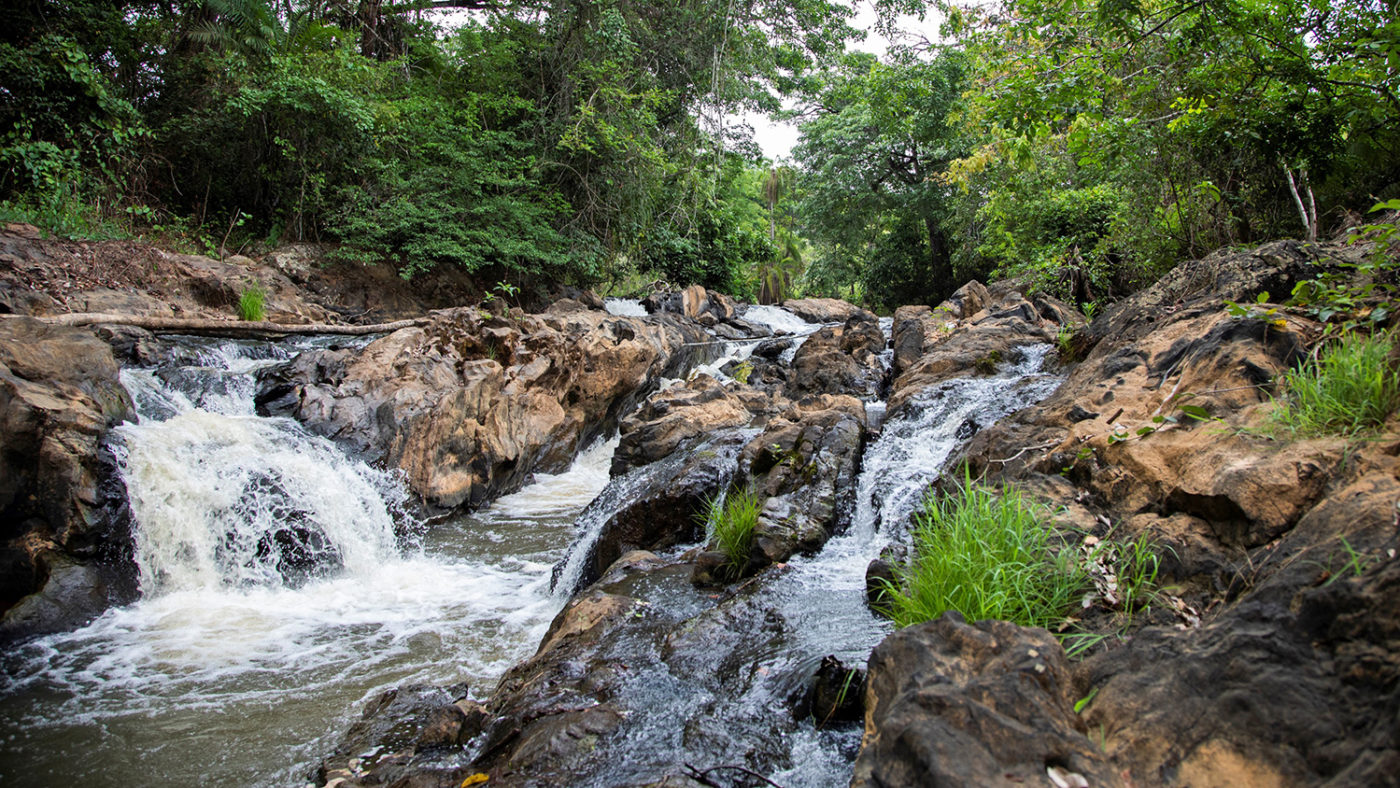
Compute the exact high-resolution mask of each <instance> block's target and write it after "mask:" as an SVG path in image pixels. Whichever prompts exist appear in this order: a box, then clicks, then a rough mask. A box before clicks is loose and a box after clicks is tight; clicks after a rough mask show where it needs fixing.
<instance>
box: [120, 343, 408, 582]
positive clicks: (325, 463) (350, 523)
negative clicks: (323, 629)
mask: <svg viewBox="0 0 1400 788" xmlns="http://www.w3.org/2000/svg"><path fill="white" fill-rule="evenodd" d="M242 347H253V348H256V349H259V350H261V349H262V347H263V346H248V345H246V344H244V345H239V344H237V343H233V342H229V343H225V344H223V345H220V346H218V347H217V348H216V349H215V351H214V352H211V353H205V354H202V355H203V357H202V358H201V359H200V361H202V362H203V365H202V366H198V367H195V366H190V365H185V364H181V365H179V366H174V367H165V368H159V369H157V370H140V371H131V370H129V371H126V372H124V373H123V382H124V383H125V384H126V385H127V388H128V390H130V391H131V392H132V394H133V399H134V401H135V402H136V404H137V409H138V413H139V414H140V416H141V420H140V422H139V423H137V424H124V425H122V426H120V427H118V428H117V429H116V433H117V435H118V436H119V437H120V438H121V444H122V445H120V446H119V447H118V448H117V449H116V454H117V459H118V462H119V466H120V471H121V475H122V478H123V480H124V481H125V483H126V488H127V494H128V496H129V499H130V502H131V509H132V514H133V515H134V516H135V520H136V528H135V533H134V536H135V541H136V562H137V565H138V567H139V570H140V573H141V588H142V592H143V594H145V595H147V596H150V595H152V594H157V593H164V592H169V591H173V590H191V589H198V588H212V587H217V586H220V585H223V586H235V587H250V586H269V585H281V584H287V585H297V584H300V583H302V582H305V581H306V580H307V579H310V578H311V577H315V576H323V575H327V574H330V573H333V572H336V571H342V570H343V571H345V572H348V573H350V574H363V573H368V572H372V571H374V569H375V568H376V567H377V566H378V565H379V564H380V563H382V562H383V561H384V560H385V559H387V558H390V557H393V556H395V555H396V554H397V550H398V546H397V540H396V538H395V535H394V527H395V525H394V515H395V513H396V512H400V506H401V504H402V502H403V500H404V498H405V495H406V493H405V490H404V489H403V486H402V485H401V484H400V483H399V482H398V480H397V479H396V478H395V477H394V476H393V475H391V474H388V473H384V472H381V471H377V470H374V469H372V468H370V467H369V466H367V465H365V464H364V463H363V462H360V461H358V460H353V459H351V458H349V457H347V456H346V455H345V454H344V453H343V452H341V451H340V449H339V448H337V447H336V446H335V445H334V444H332V443H331V442H330V441H328V440H326V439H325V438H321V437H318V436H315V435H312V434H310V433H308V432H307V431H306V430H304V429H303V428H302V427H301V425H300V424H298V423H297V422H295V421H292V420H290V419H267V418H260V417H258V416H256V415H254V414H253V393H254V387H255V381H254V379H253V375H252V372H253V371H255V370H256V369H257V368H258V367H261V366H266V365H267V364H269V363H276V362H277V361H279V360H280V359H278V358H275V357H274V358H271V359H269V358H266V356H267V354H266V353H259V354H257V355H258V356H259V357H255V358H249V357H248V355H247V354H243V353H240V352H239V350H240V348H242ZM400 513H401V512H400Z"/></svg>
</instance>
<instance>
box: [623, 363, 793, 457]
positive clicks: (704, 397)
mask: <svg viewBox="0 0 1400 788" xmlns="http://www.w3.org/2000/svg"><path fill="white" fill-rule="evenodd" d="M782 404H783V403H782V402H781V401H779V400H775V399H774V398H773V397H772V396H770V395H768V394H766V393H764V392H762V391H758V390H755V389H753V388H750V387H748V386H725V385H724V384H722V383H720V382H719V381H717V380H715V379H714V378H712V377H710V376H709V375H695V376H694V377H692V378H691V379H690V380H688V381H686V382H685V383H683V384H678V385H675V386H672V387H670V388H668V389H666V390H664V391H659V392H657V393H656V394H654V395H652V396H651V397H650V398H648V399H647V401H646V402H645V403H643V404H642V406H641V407H640V408H638V409H637V410H636V411H634V412H633V413H631V414H630V415H628V416H627V417H626V418H624V419H623V420H622V423H621V424H620V425H619V426H618V432H619V433H620V434H621V440H620V441H619V442H618V446H617V452H616V453H614V454H613V462H612V475H613V476H620V475H622V474H623V473H626V472H627V471H628V470H631V469H632V468H637V467H640V466H642V465H646V464H648V463H652V462H656V461H657V460H660V459H662V458H664V457H668V456H670V455H671V454H673V453H675V452H676V451H678V450H682V449H684V448H686V447H689V446H692V445H694V444H695V443H696V442H697V441H698V440H701V439H704V438H707V437H708V436H710V435H713V434H715V433H717V432H720V431H722V430H725V429H728V428H733V427H743V426H747V425H749V424H751V423H753V422H754V421H755V420H756V419H760V418H762V417H763V416H764V415H766V414H767V413H768V412H770V411H772V410H773V409H774V408H776V407H780V406H781V405H782Z"/></svg>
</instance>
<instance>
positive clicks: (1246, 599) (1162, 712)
mask: <svg viewBox="0 0 1400 788" xmlns="http://www.w3.org/2000/svg"><path fill="white" fill-rule="evenodd" d="M1397 471H1400V465H1397V464H1396V463H1395V462H1394V461H1393V458H1392V459H1391V460H1390V461H1388V462H1385V463H1383V465H1382V466H1381V467H1377V468H1375V469H1374V470H1372V471H1371V472H1369V473H1365V474H1363V475H1362V476H1361V477H1360V478H1358V479H1357V480H1356V481H1354V482H1353V483H1351V484H1350V485H1348V486H1347V487H1345V488H1344V489H1341V490H1339V491H1337V492H1336V493H1335V494H1333V495H1331V496H1329V497H1328V498H1327V499H1326V500H1324V501H1323V502H1322V503H1320V504H1318V505H1317V506H1316V507H1315V508H1314V509H1312V510H1311V511H1310V512H1309V513H1308V514H1307V515H1306V516H1304V517H1303V518H1302V520H1301V521H1300V522H1299V523H1298V526H1297V527H1296V528H1294V529H1293V530H1292V531H1291V532H1290V533H1289V534H1288V535H1287V536H1285V537H1284V538H1283V539H1282V541H1281V542H1280V544H1279V545H1278V546H1277V548H1276V549H1274V550H1273V551H1271V552H1270V553H1269V554H1268V557H1267V558H1266V559H1265V561H1264V563H1263V564H1262V565H1260V566H1258V567H1257V569H1256V572H1255V573H1254V576H1253V577H1251V578H1248V579H1247V580H1246V583H1247V584H1248V587H1247V588H1246V589H1245V590H1244V591H1243V593H1241V595H1240V596H1239V598H1238V600H1237V601H1235V602H1234V603H1233V604H1231V605H1229V606H1228V607H1227V608H1225V609H1224V610H1223V611H1222V612H1221V613H1220V615H1219V616H1217V617H1214V618H1213V619H1211V620H1208V621H1207V622H1206V623H1205V624H1203V625H1202V626H1201V627H1200V628H1199V629H1191V630H1186V631H1179V630H1176V629H1172V628H1150V629H1146V630H1144V631H1142V632H1141V633H1140V634H1138V635H1137V636H1136V637H1135V638H1134V639H1133V640H1132V642H1130V643H1129V644H1128V645H1127V646H1125V647H1124V648H1123V649H1122V650H1120V651H1110V652H1107V653H1104V654H1102V655H1099V656H1097V657H1095V658H1094V659H1091V660H1090V661H1089V662H1088V663H1087V664H1086V665H1084V666H1083V667H1082V668H1081V669H1080V673H1081V674H1082V680H1083V682H1084V683H1085V684H1086V685H1087V686H1090V687H1097V688H1098V694H1097V695H1096V696H1095V698H1094V701H1093V703H1092V704H1091V705H1090V706H1089V707H1088V709H1087V710H1086V714H1085V722H1086V723H1087V724H1088V725H1089V726H1090V727H1091V728H1096V727H1098V726H1102V729H1103V730H1104V731H1105V732H1106V734H1107V736H1106V741H1105V744H1106V747H1107V750H1108V753H1109V754H1110V755H1111V756H1113V759H1114V761H1115V762H1116V763H1118V764H1120V765H1122V766H1123V767H1124V768H1126V769H1127V770H1128V772H1129V773H1130V774H1131V775H1132V778H1133V779H1134V780H1135V781H1137V782H1138V783H1139V784H1144V785H1155V784H1163V783H1165V784H1182V785H1187V784H1189V785H1199V784H1216V785H1225V784H1233V785H1305V784H1307V785H1316V784H1322V783H1328V784H1336V785H1384V784H1389V783H1390V782H1392V781H1393V780H1394V777H1395V775H1396V774H1397V773H1398V772H1397V771H1396V769H1397V766H1400V737H1397V733H1396V730H1395V726H1394V720H1395V714H1396V712H1397V710H1400V690H1398V689H1397V688H1398V687H1400V659H1397V657H1396V654H1395V651H1394V649H1392V648H1390V647H1389V645H1388V644H1393V643H1395V642H1396V639H1397V638H1400V563H1397V562H1396V561H1395V560H1394V555H1395V551H1396V548H1397V547H1400V535H1397V533H1396V530H1395V517H1396V502H1397V501H1400V481H1397V478H1396V474H1397ZM1355 556H1361V558H1360V559H1359V560H1357V559H1355V558H1354V557H1355ZM1168 698H1169V699H1170V702H1165V699H1168Z"/></svg>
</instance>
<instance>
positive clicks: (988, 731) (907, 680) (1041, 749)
mask: <svg viewBox="0 0 1400 788" xmlns="http://www.w3.org/2000/svg"><path fill="white" fill-rule="evenodd" d="M1075 700H1076V698H1075V696H1074V686H1073V682H1072V681H1071V679H1070V671H1069V665H1068V663H1067V662H1066V660H1065V657H1064V650H1063V649H1061V648H1060V644H1059V642H1058V641H1056V640H1055V639H1054V637H1052V636H1051V635H1050V633H1048V632H1046V631H1045V630H1043V629H1031V628H1027V627H1018V626H1016V625H1014V624H1009V623H1007V622H1005V621H981V622H978V623H976V624H969V623H967V622H965V621H964V620H963V619H962V616H960V615H958V614H957V613H956V612H950V613H946V614H944V615H943V617H942V618H939V619H937V620H936V621H930V622H928V623H926V624H919V625H916V626H912V627H909V628H908V629H904V630H900V631H899V632H897V633H895V634H894V635H891V636H890V637H888V638H886V639H885V640H884V641H883V642H882V643H881V644H880V645H879V646H877V647H876V648H875V651H874V653H872V654H871V655H870V667H869V674H868V691H867V693H866V708H865V719H866V733H865V740H864V742H863V743H862V746H861V754H860V757H859V758H858V759H857V760H856V765H855V776H854V777H853V779H852V780H851V785H852V786H858V787H859V788H874V787H875V786H881V787H882V788H883V787H888V788H894V786H906V785H939V786H945V785H946V786H968V788H973V787H974V786H986V785H1007V784H1016V785H1039V786H1046V788H1051V787H1052V786H1055V782H1053V781H1052V779H1051V777H1050V774H1049V770H1050V769H1055V770H1057V771H1058V772H1060V773H1061V774H1065V775H1069V774H1073V775H1078V776H1079V777H1080V779H1086V780H1087V782H1085V783H1078V784H1087V785H1095V786H1100V785H1102V786H1114V785H1124V784H1125V783H1124V781H1122V780H1121V779H1119V778H1118V776H1117V775H1116V774H1115V773H1114V770H1113V769H1112V767H1111V766H1110V765H1109V764H1108V763H1107V758H1105V757H1104V755H1103V753H1102V751H1101V750H1099V749H1098V747H1097V746H1095V745H1094V743H1093V742H1091V741H1090V740H1089V738H1088V736H1086V735H1085V733H1086V729H1085V727H1084V723H1083V722H1082V721H1081V720H1080V719H1079V718H1078V716H1077V715H1076V714H1075V713H1074V702H1075ZM1070 779H1073V778H1070ZM1062 784H1063V783H1062ZM1071 784H1073V783H1071Z"/></svg>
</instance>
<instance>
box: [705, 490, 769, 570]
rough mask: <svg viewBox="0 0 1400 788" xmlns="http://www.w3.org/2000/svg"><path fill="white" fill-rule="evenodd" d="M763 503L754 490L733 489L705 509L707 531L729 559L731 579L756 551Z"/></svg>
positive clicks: (713, 499)
mask: <svg viewBox="0 0 1400 788" xmlns="http://www.w3.org/2000/svg"><path fill="white" fill-rule="evenodd" d="M761 511H763V501H761V500H760V499H759V497H758V495H757V494H756V493H754V492H753V491H752V490H748V489H743V490H731V491H730V492H729V494H728V495H723V496H721V495H716V496H715V497H714V498H711V499H710V500H709V502H708V503H707V504H706V506H705V521H706V527H707V530H709V531H710V533H711V534H712V543H713V544H714V545H715V546H716V547H717V548H718V550H719V552H721V553H724V554H725V556H726V557H727V558H728V559H729V560H728V573H729V575H730V577H738V576H739V575H740V573H742V572H743V571H744V566H745V565H747V564H748V562H749V551H750V550H752V549H753V533H754V528H755V527H757V525H758V514H759V512H761Z"/></svg>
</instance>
